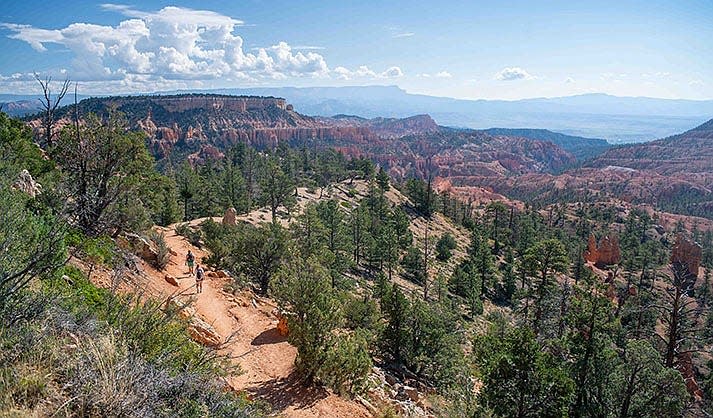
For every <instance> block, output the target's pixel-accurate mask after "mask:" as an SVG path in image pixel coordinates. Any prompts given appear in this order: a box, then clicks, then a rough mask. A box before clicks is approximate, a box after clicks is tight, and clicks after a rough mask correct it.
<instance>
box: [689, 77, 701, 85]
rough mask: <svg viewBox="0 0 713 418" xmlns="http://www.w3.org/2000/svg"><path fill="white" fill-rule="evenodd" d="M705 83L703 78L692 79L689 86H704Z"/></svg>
mask: <svg viewBox="0 0 713 418" xmlns="http://www.w3.org/2000/svg"><path fill="white" fill-rule="evenodd" d="M704 84H705V83H704V82H703V80H700V79H696V80H691V81H689V82H688V85H689V86H702V85H704Z"/></svg>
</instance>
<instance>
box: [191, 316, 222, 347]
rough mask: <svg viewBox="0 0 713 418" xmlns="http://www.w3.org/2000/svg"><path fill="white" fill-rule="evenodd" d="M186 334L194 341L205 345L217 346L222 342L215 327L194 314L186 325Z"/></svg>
mask: <svg viewBox="0 0 713 418" xmlns="http://www.w3.org/2000/svg"><path fill="white" fill-rule="evenodd" d="M188 334H189V335H190V336H191V338H193V340H194V341H196V342H197V343H199V344H202V345H205V346H207V347H217V346H219V345H220V344H221V343H222V342H223V339H222V337H221V336H220V334H218V332H217V331H216V330H215V328H213V327H212V326H211V325H210V324H208V323H207V322H205V321H204V320H202V319H200V318H198V317H195V316H194V317H193V318H191V323H190V325H189V326H188Z"/></svg>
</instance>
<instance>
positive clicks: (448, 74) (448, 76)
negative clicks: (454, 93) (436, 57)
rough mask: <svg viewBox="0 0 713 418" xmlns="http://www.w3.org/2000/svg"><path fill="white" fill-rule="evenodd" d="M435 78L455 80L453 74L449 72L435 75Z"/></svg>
mask: <svg viewBox="0 0 713 418" xmlns="http://www.w3.org/2000/svg"><path fill="white" fill-rule="evenodd" d="M434 77H436V78H453V76H452V75H451V73H449V72H448V71H439V72H437V73H436V74H435V75H434Z"/></svg>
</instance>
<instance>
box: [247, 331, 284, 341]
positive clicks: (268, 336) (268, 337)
mask: <svg viewBox="0 0 713 418" xmlns="http://www.w3.org/2000/svg"><path fill="white" fill-rule="evenodd" d="M285 341H287V337H286V336H282V335H280V333H279V332H277V328H270V329H268V330H265V331H263V332H261V333H260V334H259V335H258V336H257V337H255V338H253V340H252V342H251V343H250V345H265V344H277V343H282V342H285Z"/></svg>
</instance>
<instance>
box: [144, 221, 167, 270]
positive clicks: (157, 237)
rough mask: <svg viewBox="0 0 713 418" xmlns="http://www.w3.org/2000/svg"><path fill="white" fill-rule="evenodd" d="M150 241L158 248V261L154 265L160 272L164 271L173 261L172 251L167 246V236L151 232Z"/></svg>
mask: <svg viewBox="0 0 713 418" xmlns="http://www.w3.org/2000/svg"><path fill="white" fill-rule="evenodd" d="M149 239H150V240H151V242H152V243H153V244H154V246H156V260H155V261H154V263H153V265H154V267H156V268H157V269H159V270H163V269H165V268H166V266H167V265H168V263H169V261H171V249H170V248H168V244H166V236H165V235H164V234H163V233H158V232H156V231H150V232H149Z"/></svg>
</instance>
